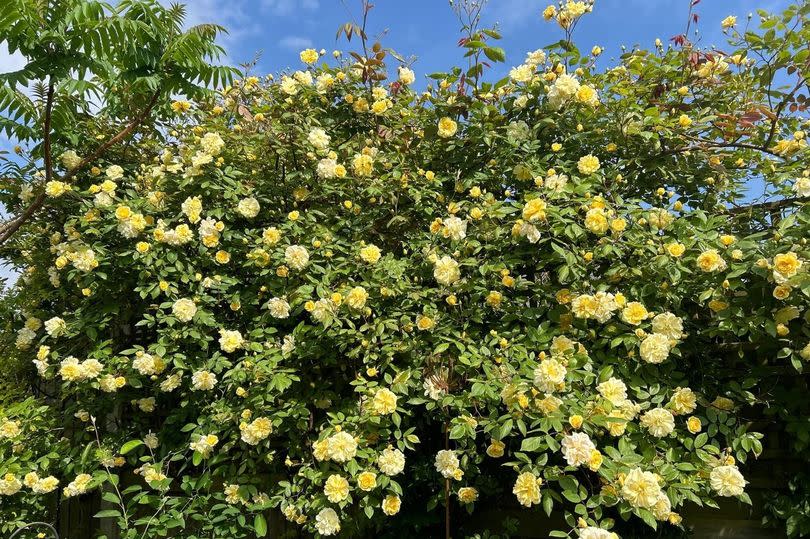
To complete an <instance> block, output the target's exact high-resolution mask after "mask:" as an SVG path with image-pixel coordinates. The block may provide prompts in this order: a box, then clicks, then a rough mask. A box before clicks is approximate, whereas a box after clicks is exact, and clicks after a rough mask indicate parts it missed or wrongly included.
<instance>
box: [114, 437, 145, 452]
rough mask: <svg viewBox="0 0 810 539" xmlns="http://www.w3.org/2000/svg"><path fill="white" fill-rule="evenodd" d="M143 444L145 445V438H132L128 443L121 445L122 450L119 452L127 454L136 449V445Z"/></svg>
mask: <svg viewBox="0 0 810 539" xmlns="http://www.w3.org/2000/svg"><path fill="white" fill-rule="evenodd" d="M142 445H143V440H130V441H128V442H127V443H125V444H124V445H122V446H121V450H120V451H119V453H121V454H122V455H126V454H127V453H129V452H130V451H132V450H133V449H135V448H136V447H140V446H142Z"/></svg>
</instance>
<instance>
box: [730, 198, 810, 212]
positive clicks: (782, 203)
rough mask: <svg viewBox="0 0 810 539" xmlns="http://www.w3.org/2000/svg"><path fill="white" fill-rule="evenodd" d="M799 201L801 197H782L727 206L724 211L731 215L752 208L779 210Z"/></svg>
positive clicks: (751, 209)
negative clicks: (732, 206)
mask: <svg viewBox="0 0 810 539" xmlns="http://www.w3.org/2000/svg"><path fill="white" fill-rule="evenodd" d="M799 202H801V199H800V198H798V197H794V198H782V199H779V200H771V201H770V202H760V203H758V204H748V205H746V206H737V207H734V208H728V209H727V210H726V213H729V214H731V215H738V214H740V213H745V212H748V211H753V210H766V211H774V210H781V209H783V208H786V207H788V206H793V205H794V204H796V203H799Z"/></svg>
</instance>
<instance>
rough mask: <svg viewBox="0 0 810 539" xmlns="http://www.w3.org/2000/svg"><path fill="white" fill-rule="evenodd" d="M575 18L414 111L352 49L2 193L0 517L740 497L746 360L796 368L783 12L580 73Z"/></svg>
mask: <svg viewBox="0 0 810 539" xmlns="http://www.w3.org/2000/svg"><path fill="white" fill-rule="evenodd" d="M591 9H592V6H591V5H590V4H587V3H583V2H572V1H569V2H568V3H567V4H564V5H563V6H562V7H560V8H556V7H554V6H551V7H549V8H548V9H546V10H545V11H544V12H543V16H544V17H545V18H546V19H547V20H549V21H551V23H552V24H557V25H559V26H560V27H561V28H562V29H563V31H564V32H565V35H566V39H563V40H561V41H560V42H559V43H556V44H554V45H551V46H549V47H546V48H544V49H538V50H536V51H534V52H531V53H529V54H528V55H527V57H526V59H525V61H524V62H523V63H522V64H520V65H518V66H516V67H514V68H513V69H511V71H510V72H509V76H508V77H507V78H505V79H503V80H501V81H499V82H498V83H496V84H492V83H487V82H479V80H478V79H479V77H478V75H480V74H481V73H482V72H484V70H485V67H486V66H485V65H484V63H483V62H484V60H483V58H482V59H480V60H479V56H480V55H479V53H481V52H483V53H484V55H485V56H486V57H487V58H490V60H492V61H497V60H498V59H499V58H500V55H501V54H502V53H503V51H502V50H501V49H498V48H496V47H493V46H492V45H491V43H492V42H493V41H494V40H496V39H498V37H499V35H498V33H497V32H496V31H495V30H486V31H478V30H474V32H473V34H472V37H473V38H475V37H477V38H479V39H467V40H466V41H463V42H462V43H463V46H464V47H465V48H466V49H467V50H470V51H472V53H473V54H472V55H471V56H472V57H473V58H474V59H475V63H474V64H473V65H472V67H471V68H470V71H464V70H461V69H454V70H452V71H450V72H447V73H438V74H434V75H430V80H431V82H430V83H429V84H428V86H427V89H426V90H425V91H417V90H415V89H414V88H415V87H418V85H419V84H420V83H418V82H417V78H418V77H417V75H416V74H415V70H416V66H410V65H406V64H405V63H401V65H400V62H395V63H394V64H393V65H386V63H385V62H386V61H387V60H392V59H393V58H392V55H390V54H386V52H385V50H384V49H383V48H382V47H380V46H379V45H375V46H374V47H373V48H372V49H371V50H370V51H369V55H366V56H364V55H361V54H359V53H353V54H352V55H351V56H349V55H344V54H341V53H339V52H336V53H335V54H334V58H329V57H327V56H324V53H323V52H320V53H319V52H317V51H315V50H305V51H303V52H302V53H301V61H302V64H301V66H300V69H298V70H293V71H290V72H285V73H282V74H281V75H279V76H276V77H273V76H267V77H256V76H251V75H250V74H249V73H247V74H245V76H244V77H243V78H242V79H241V80H239V81H238V82H237V83H235V84H234V85H232V86H231V87H227V88H225V89H223V90H222V91H221V92H218V93H216V95H214V96H212V97H210V98H203V99H200V100H197V101H194V102H187V101H182V100H179V101H176V102H174V103H173V104H172V109H173V111H174V112H173V116H172V118H171V119H170V120H169V121H167V122H165V123H160V124H159V125H155V126H152V127H154V129H148V130H142V132H141V134H140V136H139V137H138V138H137V140H136V141H134V142H132V143H131V144H128V145H126V146H120V147H114V148H112V149H111V150H110V153H109V154H108V155H107V156H106V157H104V158H101V159H99V160H98V161H97V162H96V163H94V164H93V167H92V168H88V169H87V170H83V171H81V172H80V173H77V174H75V175H72V181H70V182H60V181H57V180H53V181H51V182H49V183H43V182H40V183H36V182H35V183H33V184H32V185H30V186H27V187H26V189H22V190H18V191H16V192H12V193H10V194H9V195H8V196H6V198H5V201H6V202H7V204H8V205H9V207H11V208H16V207H17V205H16V202H14V200H15V199H14V198H12V196H13V197H17V195H21V196H22V198H25V197H27V196H31V195H30V194H31V193H32V192H36V191H38V190H44V192H45V193H46V195H47V197H48V198H47V203H46V207H47V208H48V210H47V211H44V212H40V213H39V214H37V215H35V216H34V217H33V218H32V219H31V220H30V221H29V222H28V223H26V224H25V225H24V226H23V228H22V229H21V231H20V233H19V234H18V235H17V236H15V237H14V239H13V241H12V242H11V244H10V246H8V245H7V246H6V247H4V248H5V249H6V251H5V252H7V253H8V256H9V257H11V258H12V259H13V260H14V261H15V263H17V264H18V265H19V266H20V267H22V268H23V274H22V276H21V278H20V280H19V282H18V284H17V285H16V286H15V287H13V288H12V289H11V290H9V292H8V294H9V295H10V296H11V297H13V308H8V312H9V320H10V323H11V324H13V330H10V331H9V333H8V336H9V339H7V340H14V341H15V345H16V351H15V352H14V354H15V356H16V357H19V358H20V361H22V362H24V364H25V365H28V366H30V367H29V368H30V370H31V376H32V378H34V379H35V380H36V382H34V386H35V387H36V388H38V391H36V392H35V395H34V396H32V397H30V398H28V399H27V400H26V401H24V402H21V403H19V404H16V405H9V406H6V407H4V408H3V409H2V420H0V452H2V459H0V494H1V495H2V496H3V497H2V503H3V506H2V507H3V508H4V509H3V510H2V520H3V521H4V524H3V525H4V526H6V527H5V528H4V529H5V530H6V531H8V530H9V529H12V528H13V527H14V526H16V525H17V524H20V523H21V522H23V521H26V520H33V519H43V518H48V514H49V513H48V511H51V510H52V509H51V508H50V507H51V506H50V505H49V504H48V503H49V502H47V501H46V500H47V499H54V500H55V503H60V504H63V503H67V502H66V499H68V498H72V497H78V496H82V495H87V493H93V492H99V493H100V495H101V496H102V497H103V500H105V502H106V505H105V509H104V510H103V511H101V513H99V514H98V515H97V516H98V517H99V518H101V519H107V520H108V521H111V522H114V523H115V525H116V526H117V527H119V528H120V530H121V532H122V536H123V537H142V536H149V537H151V536H166V535H170V536H173V535H176V534H180V535H182V536H183V537H230V538H233V537H250V536H252V535H251V534H254V533H255V534H258V535H259V536H264V535H265V534H266V533H267V529H268V523H267V517H266V515H268V514H271V513H270V511H268V510H270V509H271V508H272V509H273V510H277V511H279V512H280V513H281V514H283V516H284V517H286V520H288V521H289V523H290V524H289V526H291V527H292V528H299V529H300V530H301V531H302V532H303V533H305V534H316V535H318V536H332V535H337V534H341V535H342V536H354V535H362V534H366V533H373V532H374V531H375V530H377V531H378V532H379V531H380V530H400V531H401V533H405V534H409V533H413V534H417V533H428V534H436V535H438V534H440V533H443V532H442V531H439V530H444V527H445V526H450V527H452V529H453V530H465V533H468V532H469V533H473V532H474V531H475V530H474V529H472V528H470V526H472V524H471V523H470V522H467V521H466V520H465V519H464V517H462V515H461V514H462V513H463V512H470V513H473V512H476V511H480V510H481V508H482V507H484V506H487V505H491V506H493V507H498V508H502V509H503V508H508V507H512V506H513V505H515V506H516V505H517V504H519V505H520V506H523V507H525V508H526V509H527V510H529V509H532V508H537V509H539V510H541V511H544V512H545V513H546V514H549V515H554V514H557V515H563V516H564V518H565V522H566V523H567V524H566V526H568V529H566V530H564V531H561V532H559V533H558V534H557V535H558V536H566V534H570V533H571V531H572V530H573V533H575V534H578V536H579V537H582V538H587V539H594V538H609V537H617V536H618V534H620V533H621V530H622V526H627V524H626V521H632V520H633V519H639V521H643V522H644V523H646V524H647V525H649V526H651V527H652V528H656V527H658V526H661V525H666V526H674V527H680V526H683V525H684V524H686V522H682V517H681V512H682V509H683V508H684V507H687V506H689V505H691V504H697V505H703V506H709V507H716V504H717V501H718V500H719V499H721V498H724V497H733V498H736V499H738V500H740V501H742V502H745V503H750V499H749V497H748V495H747V494H746V484H747V481H746V479H745V468H746V464H747V463H748V462H750V459H751V458H752V457H756V456H758V455H759V454H760V453H761V451H762V435H761V434H759V433H758V432H756V431H754V430H752V429H751V427H750V425H751V423H750V421H749V420H748V419H747V415H748V414H750V413H752V410H755V409H759V408H761V406H762V405H763V404H764V403H766V402H767V401H768V398H769V395H768V393H767V391H768V389H767V388H765V387H760V376H761V373H762V372H763V371H762V370H761V369H762V368H763V367H767V368H783V369H784V368H786V369H790V370H794V369H795V370H798V371H801V370H802V369H803V367H804V364H805V362H806V361H807V360H808V359H810V347H808V340H810V337H809V335H810V334H809V333H808V330H807V326H806V321H807V313H808V311H807V308H806V307H807V303H808V294H810V280H808V277H807V273H806V269H807V266H806V259H807V255H808V251H807V246H806V237H807V235H808V222H809V221H810V211H808V208H807V205H806V200H807V199H806V197H807V196H808V195H810V171H809V170H808V169H807V161H806V159H807V143H806V138H805V133H804V131H803V127H806V120H805V117H803V113H804V110H805V109H804V106H803V103H804V102H805V98H804V96H802V95H801V92H802V91H803V90H805V89H806V86H805V85H806V79H801V77H806V73H807V58H808V49H807V43H808V42H810V39H808V37H809V36H808V35H807V34H808V30H807V29H806V28H805V25H804V23H805V22H806V20H807V15H808V11H809V9H808V7H807V4H806V3H803V4H801V5H797V6H792V7H790V8H789V9H788V11H787V12H785V14H783V15H780V16H774V15H768V14H766V13H764V12H763V13H761V14H760V15H759V25H760V29H759V30H756V28H755V27H756V24H755V23H754V22H753V21H751V22H749V23H747V24H748V26H747V27H746V28H741V27H740V26H741V25H742V23H741V22H738V21H736V20H734V19H733V17H730V18H729V19H726V20H725V21H724V22H723V27H724V32H725V34H726V35H727V37H728V44H727V45H726V48H725V49H724V50H711V51H709V50H703V49H700V48H699V47H697V46H696V45H693V44H691V43H690V42H689V40H688V36H678V37H677V38H675V43H674V44H673V45H671V46H667V47H665V46H664V45H663V44H661V43H658V44H657V45H656V47H655V48H654V49H653V50H649V51H648V50H640V49H639V50H632V51H628V52H625V53H623V54H621V56H620V57H619V58H617V59H615V60H611V62H610V63H609V66H610V67H608V68H606V69H600V68H597V65H596V63H597V57H599V56H600V55H601V54H602V51H601V49H600V48H599V47H594V49H593V50H592V51H591V53H590V54H580V52H579V51H578V49H576V47H575V46H574V45H573V44H572V42H571V39H570V37H571V33H572V31H573V27H574V26H575V25H576V23H577V22H578V21H579V20H580V19H581V18H582V17H587V16H588V13H589V12H590V10H591ZM345 31H346V33H347V34H349V31H348V30H345ZM475 32H478V33H477V34H476V33H475ZM355 35H357V34H356V33H355ZM347 37H348V36H347ZM774 50H779V51H781V52H780V53H779V54H777V55H775V56H773V57H771V56H770V53H771V52H773V51H774ZM599 62H600V65H602V64H608V62H607V59H605V58H602V59H600V60H599ZM387 69H388V70H390V71H391V77H390V78H387V76H386V73H387V71H386V70H387ZM784 72H789V74H790V75H792V76H793V77H794V78H795V77H797V76H798V77H799V80H800V81H802V80H804V81H805V82H800V83H799V84H797V85H796V87H795V89H793V90H792V91H791V90H790V89H788V90H787V91H783V90H780V91H776V90H771V84H770V83H771V81H772V80H773V77H774V76H775V75H774V73H784ZM768 73H770V75H768ZM769 76H770V77H771V78H768V77H769ZM791 87H792V86H791ZM102 129H103V121H102V119H99V121H98V123H96V124H94V123H93V122H90V124H89V125H88V126H87V136H86V137H84V138H83V139H81V140H79V141H78V143H77V144H75V145H73V146H71V147H68V146H65V147H60V148H55V151H56V155H57V156H58V164H57V167H58V169H59V170H60V171H62V172H63V173H64V172H68V171H70V170H71V168H72V167H75V166H76V165H77V164H78V163H80V162H81V159H82V156H83V155H85V154H86V153H87V152H88V151H89V150H88V148H89V147H90V146H89V145H90V144H92V142H93V138H94V137H95V135H96V134H97V133H98V131H100V130H102ZM84 144H87V145H88V147H87V148H86V147H84ZM754 182H757V183H756V184H755V185H757V186H759V187H756V189H761V190H762V191H763V192H764V193H765V194H766V195H767V198H768V201H767V202H763V203H760V202H759V201H752V198H753V196H754V195H752V193H751V191H752V190H754V189H755V188H754V187H751V185H753V184H754ZM746 186H748V188H749V191H748V192H746V190H745V189H746ZM12 331H13V333H12ZM49 493H50V494H49ZM48 496H50V497H51V498H48ZM448 519H449V520H448ZM454 533H455V532H454ZM555 533H556V532H555Z"/></svg>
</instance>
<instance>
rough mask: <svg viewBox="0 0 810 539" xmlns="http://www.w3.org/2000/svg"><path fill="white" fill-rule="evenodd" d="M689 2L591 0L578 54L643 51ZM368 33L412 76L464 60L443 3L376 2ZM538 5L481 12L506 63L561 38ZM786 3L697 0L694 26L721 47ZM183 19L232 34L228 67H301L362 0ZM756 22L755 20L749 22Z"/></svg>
mask: <svg viewBox="0 0 810 539" xmlns="http://www.w3.org/2000/svg"><path fill="white" fill-rule="evenodd" d="M689 1H690V0H597V1H596V4H595V7H594V11H593V13H591V14H590V15H588V16H586V17H584V18H583V20H582V21H581V22H580V24H579V26H578V28H577V33H576V35H575V40H576V42H577V43H578V44H579V45H580V47H581V48H582V49H583V50H590V48H591V47H592V46H593V45H597V44H598V45H600V46H602V47H603V48H604V49H605V55H604V57H603V58H604V60H603V61H605V62H609V60H610V58H611V57H615V56H617V55H618V54H620V53H621V50H620V47H621V45H626V46H628V47H632V46H633V45H634V44H640V45H641V46H644V47H649V46H651V45H652V43H653V42H654V41H655V39H656V38H661V39H662V40H663V41H665V42H666V41H668V39H669V38H670V37H671V36H673V35H675V34H678V33H680V32H682V31H683V29H684V27H685V24H686V16H687V11H688V5H689ZM374 3H375V8H374V9H373V10H372V13H371V17H370V24H369V29H370V31H369V35H370V36H376V35H379V34H381V33H383V32H385V35H384V37H383V44H384V45H385V46H387V47H391V48H393V49H394V50H396V51H397V52H399V53H400V54H402V55H403V56H406V57H407V56H410V55H414V56H416V57H417V61H416V63H415V65H414V69H415V71H416V72H417V75H423V74H427V73H433V72H436V71H443V70H446V69H447V68H449V67H450V66H453V65H456V64H460V63H462V61H463V59H462V51H461V50H460V49H459V48H458V46H457V40H458V38H459V32H458V27H459V25H458V21H457V20H456V18H455V14H454V13H453V11H452V9H451V8H450V7H449V5H448V2H447V0H410V1H407V0H376V1H375V2H374ZM548 3H549V2H547V1H543V0H490V2H489V4H488V5H487V7H486V9H485V11H484V21H485V23H486V24H487V25H490V24H493V23H495V22H498V23H499V25H500V28H501V30H502V33H503V34H504V39H503V40H502V42H501V45H502V46H503V47H504V48H505V49H506V51H507V62H506V65H504V66H501V67H500V68H499V73H495V74H496V75H502V74H504V73H505V72H506V71H507V69H508V66H510V65H516V64H519V63H521V62H522V60H523V57H524V55H525V53H526V52H527V51H530V50H534V49H537V48H539V47H542V46H544V45H548V44H550V43H552V42H554V41H556V40H558V39H560V37H561V31H560V29H559V28H558V27H557V26H556V25H555V24H553V23H546V22H544V21H543V20H542V17H541V16H540V12H541V11H542V9H543V8H544V7H545V6H546V5H548ZM787 4H788V1H787V0H702V1H701V2H700V3H699V4H698V5H697V6H696V12H697V13H698V14H699V15H700V17H701V19H700V22H699V24H698V29H699V30H700V32H701V35H702V36H703V37H702V43H703V44H704V45H711V44H714V45H718V46H721V45H722V43H723V39H722V38H723V36H722V33H721V31H720V21H721V20H722V19H723V18H724V17H726V16H727V15H731V14H734V15H737V16H738V18H739V21H740V23H744V22H745V18H746V16H747V14H748V13H749V12H752V11H754V10H755V9H756V8H764V9H768V10H779V9H782V8H784V7H785V6H786V5H787ZM188 7H189V22H190V23H196V22H199V21H211V20H214V21H217V22H220V23H222V24H224V25H225V26H227V27H228V28H229V29H230V31H231V34H230V35H229V36H228V37H226V38H224V39H223V44H224V45H225V46H226V47H227V49H228V53H229V58H230V60H231V61H232V62H235V63H239V62H243V61H246V60H250V59H251V58H252V57H253V55H254V54H255V53H256V52H257V51H259V50H261V51H262V57H261V60H260V63H259V69H258V71H259V72H276V71H279V70H281V69H284V68H296V69H297V68H299V67H300V65H301V64H300V62H299V60H298V52H299V51H300V50H301V49H302V48H306V47H314V48H316V49H321V48H323V49H326V50H327V51H330V52H331V51H332V50H333V49H335V48H337V49H341V50H346V49H347V48H348V45H347V43H346V42H345V40H341V41H340V42H338V43H336V42H335V33H336V31H337V28H338V26H339V25H341V24H343V23H344V22H347V21H348V20H350V19H351V17H354V18H355V19H359V17H360V0H344V1H341V0H190V1H189V2H188ZM757 20H758V18H756V17H755V19H754V21H757Z"/></svg>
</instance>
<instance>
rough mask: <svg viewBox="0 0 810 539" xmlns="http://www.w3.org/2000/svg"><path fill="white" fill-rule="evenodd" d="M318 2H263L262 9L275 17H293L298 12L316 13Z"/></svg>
mask: <svg viewBox="0 0 810 539" xmlns="http://www.w3.org/2000/svg"><path fill="white" fill-rule="evenodd" d="M319 5H320V4H319V1H318V0H261V9H262V11H266V12H268V13H272V14H273V15H293V14H295V13H296V12H298V11H301V10H303V11H315V10H316V9H318V7H319Z"/></svg>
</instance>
